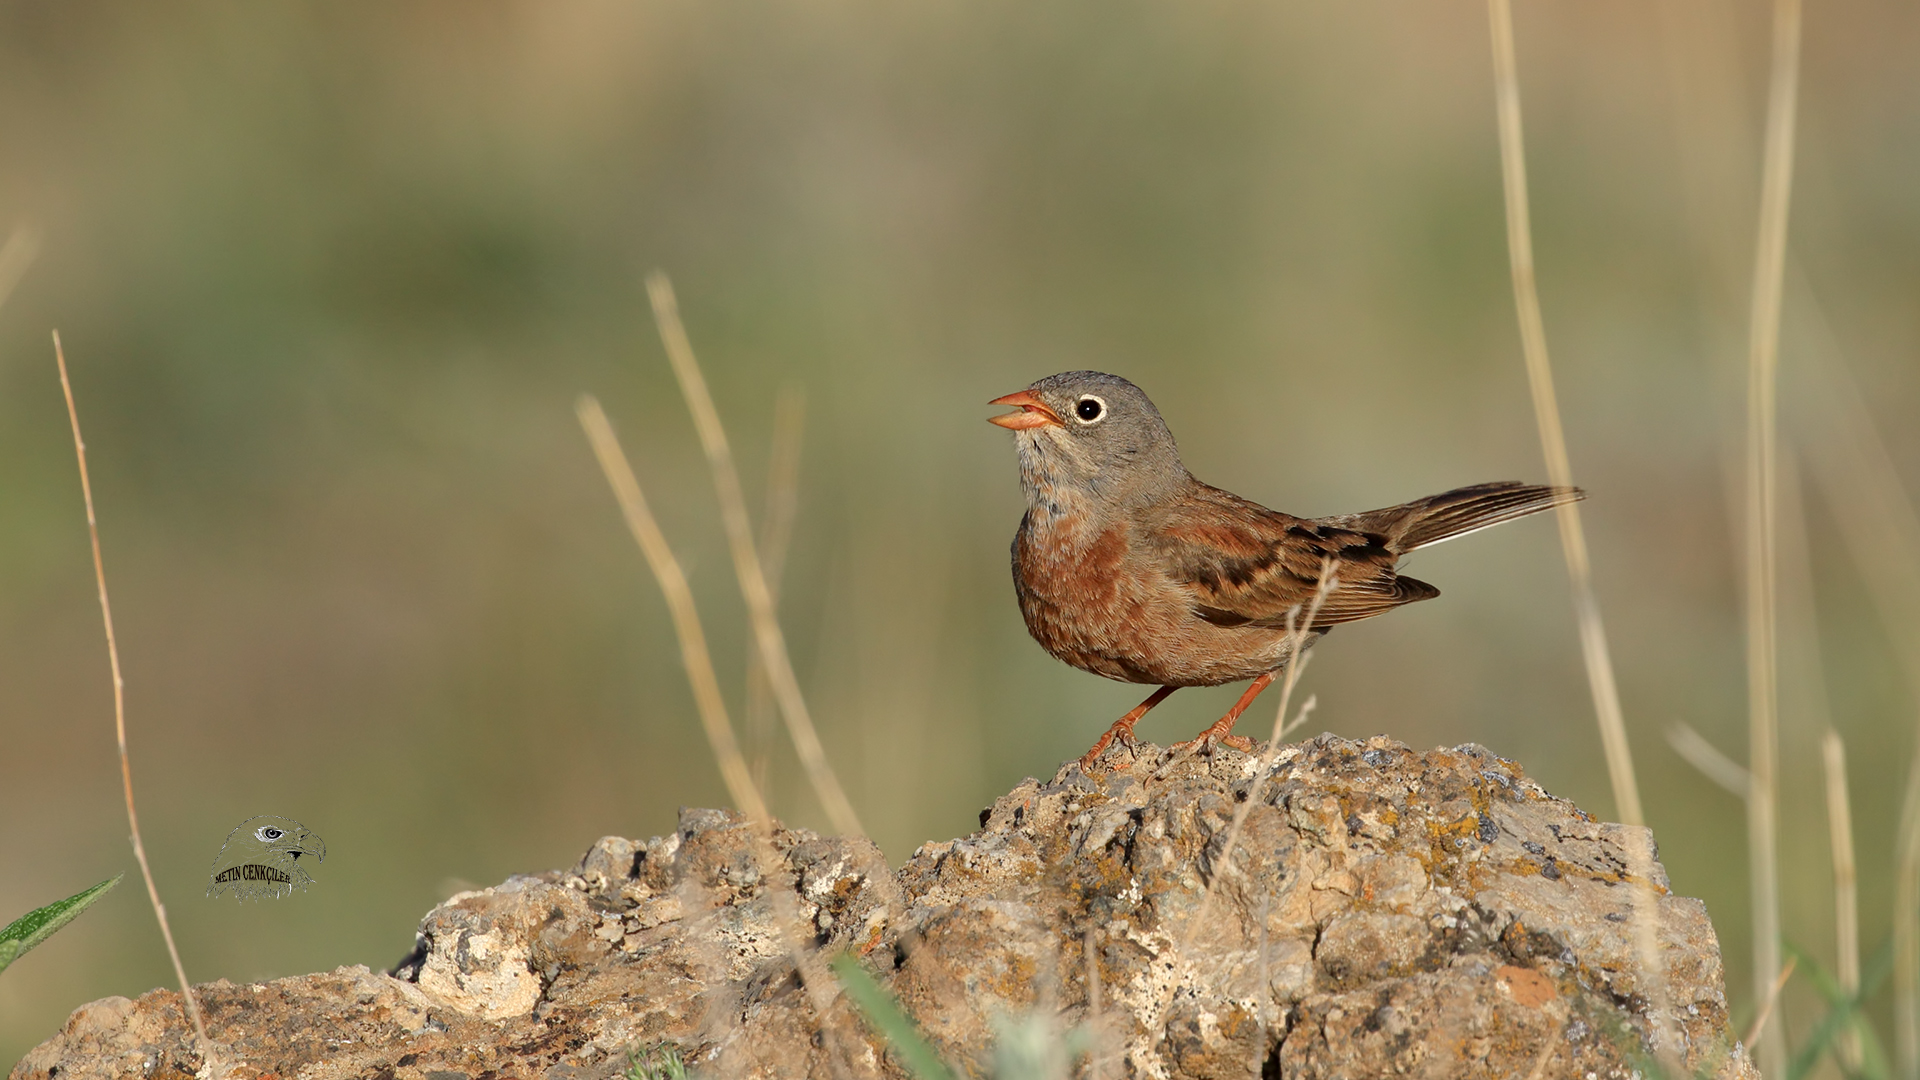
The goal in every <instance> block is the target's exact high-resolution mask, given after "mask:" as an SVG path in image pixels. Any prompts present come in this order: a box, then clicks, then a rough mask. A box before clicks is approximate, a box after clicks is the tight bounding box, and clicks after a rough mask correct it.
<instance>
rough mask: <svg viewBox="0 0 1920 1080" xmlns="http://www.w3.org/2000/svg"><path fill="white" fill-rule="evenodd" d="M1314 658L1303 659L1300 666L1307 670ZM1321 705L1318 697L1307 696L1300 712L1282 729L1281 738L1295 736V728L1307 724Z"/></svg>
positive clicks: (1306, 657)
mask: <svg viewBox="0 0 1920 1080" xmlns="http://www.w3.org/2000/svg"><path fill="white" fill-rule="evenodd" d="M1312 658H1313V657H1312V656H1311V655H1308V656H1303V657H1301V658H1300V666H1301V667H1302V668H1305V667H1306V666H1307V661H1308V660H1311V659H1312ZM1319 704H1320V698H1319V696H1318V695H1314V694H1309V695H1307V700H1305V701H1303V702H1301V703H1300V711H1299V712H1297V713H1294V714H1293V719H1292V720H1289V721H1287V726H1286V727H1283V728H1281V729H1280V737H1281V738H1282V739H1284V738H1286V737H1287V736H1288V735H1291V734H1293V730H1294V729H1295V728H1297V727H1299V726H1300V725H1301V724H1304V723H1306V722H1307V717H1309V716H1312V715H1313V710H1314V708H1315V707H1316V706H1318V705H1319Z"/></svg>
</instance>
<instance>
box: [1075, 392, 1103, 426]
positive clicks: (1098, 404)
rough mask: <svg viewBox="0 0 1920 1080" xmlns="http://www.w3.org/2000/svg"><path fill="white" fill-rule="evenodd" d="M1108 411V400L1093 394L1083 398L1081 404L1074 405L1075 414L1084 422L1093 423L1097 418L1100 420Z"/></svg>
mask: <svg viewBox="0 0 1920 1080" xmlns="http://www.w3.org/2000/svg"><path fill="white" fill-rule="evenodd" d="M1106 411H1107V404H1106V402H1104V401H1101V400H1100V399H1099V398H1097V397H1094V396H1093V395H1092V394H1088V395H1087V396H1086V397H1083V398H1081V399H1080V402H1079V404H1077V405H1075V406H1074V407H1073V415H1075V416H1077V417H1079V418H1080V422H1081V423H1083V424H1091V423H1093V422H1094V421H1095V420H1098V419H1100V417H1101V416H1103V415H1105V414H1106Z"/></svg>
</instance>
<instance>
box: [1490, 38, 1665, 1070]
mask: <svg viewBox="0 0 1920 1080" xmlns="http://www.w3.org/2000/svg"><path fill="white" fill-rule="evenodd" d="M1487 11H1488V23H1489V26H1490V28H1491V30H1492V35H1493V83H1494V103H1495V112H1496V114H1497V115H1498V118H1499V128H1500V173H1501V180H1502V189H1503V191H1504V193H1505V196H1506V212H1507V256H1508V261H1509V263H1510V264H1511V265H1512V269H1513V300H1514V308H1515V309H1516V311H1517V312H1518V314H1519V319H1520V346H1521V353H1522V354H1523V356H1524V357H1525V359H1526V364H1527V385H1528V387H1529V388H1530V389H1531V390H1532V393H1533V415H1534V420H1535V422H1536V423H1537V424H1538V425H1539V428H1540V447H1541V450H1542V451H1543V453H1544V454H1545V456H1546V461H1547V476H1548V478H1549V479H1550V480H1551V481H1552V482H1553V483H1554V484H1556V485H1560V486H1571V485H1572V484H1573V465H1572V463H1571V461H1570V460H1569V458H1568V456H1567V440H1566V435H1565V433H1564V432H1563V431H1562V430H1561V425H1560V404H1559V401H1558V399H1557V397H1556V396H1555V394H1554V390H1553V365H1552V363H1551V362H1550V361H1549V359H1548V356H1547V330H1546V321H1545V319H1544V318H1543V317H1542V315H1541V313H1540V293H1539V287H1538V284H1537V283H1536V281H1535V279H1534V268H1533V221H1532V214H1531V212H1530V210H1529V208H1528V199H1527V155H1526V143H1525V138H1524V134H1523V131H1522V128H1521V122H1520V71H1519V61H1518V59H1517V58H1516V56H1515V49H1514V43H1513V4H1512V0H1487ZM1558 519H1559V523H1560V547H1561V550H1562V553H1563V554H1564V555H1565V557H1566V562H1567V578H1568V581H1569V583H1570V585H1571V587H1572V591H1573V610H1574V617H1575V620H1576V622H1577V624H1578V626H1579V629H1580V651H1581V655H1582V657H1583V658H1584V659H1585V661H1586V668H1587V683H1588V686H1589V687H1590V688H1591V690H1592V692H1593V709H1594V715H1595V717H1596V718H1597V719H1598V720H1599V724H1600V743H1601V746H1602V747H1603V748H1604V750H1605V751H1606V756H1607V775H1608V777H1609V778H1610V779H1611V780H1612V782H1613V798H1614V804H1615V809H1616V810H1617V811H1618V813H1619V816H1620V820H1621V821H1622V822H1624V823H1626V824H1628V825H1644V824H1645V823H1646V816H1645V814H1644V813H1643V812H1642V811H1641V806H1640V788H1639V784H1638V783H1637V782H1636V781H1635V779H1634V775H1633V754H1632V752H1631V750H1630V748H1629V747H1628V745H1627V725H1626V720H1625V717H1624V716H1623V714H1622V712H1621V708H1620V691H1619V688H1618V687H1617V686H1616V685H1615V682H1614V677H1613V659H1612V656H1611V654H1610V653H1609V652H1608V649H1607V634H1606V628H1605V626H1604V625H1603V624H1602V623H1601V621H1600V601H1599V599H1598V598H1597V597H1596V596H1595V595H1594V591H1593V567H1592V563H1591V561H1590V560H1589V558H1588V556H1587V538H1586V532H1585V530H1584V529H1583V528H1582V526H1581V524H1580V507H1579V504H1577V503H1571V502H1569V503H1562V504H1561V505H1560V507H1559V509H1558ZM1652 846H1653V839H1652V834H1651V833H1648V834H1647V838H1646V843H1645V844H1634V843H1629V844H1628V845H1627V848H1628V852H1627V857H1628V859H1629V863H1630V865H1629V871H1630V872H1631V874H1632V876H1633V878H1634V879H1635V883H1636V884H1635V888H1634V889H1633V892H1632V910H1633V920H1634V925H1633V928H1632V930H1633V937H1634V942H1635V946H1636V949H1637V951H1638V953H1639V960H1640V966H1641V968H1642V969H1643V971H1644V972H1645V974H1646V975H1647V976H1648V986H1649V988H1650V990H1651V993H1650V995H1649V997H1650V998H1651V999H1652V1002H1653V1009H1652V1010H1651V1012H1652V1016H1653V1018H1654V1020H1653V1023H1654V1029H1655V1036H1656V1037H1655V1053H1656V1056H1658V1057H1659V1059H1660V1061H1661V1065H1662V1067H1663V1068H1664V1069H1666V1071H1667V1072H1668V1073H1670V1074H1675V1075H1678V1074H1679V1072H1680V1071H1681V1070H1680V1068H1679V1058H1678V1054H1679V1052H1680V1051H1679V1048H1680V1041H1679V1034H1678V1033H1677V1032H1675V1031H1673V1030H1672V1010H1671V1009H1670V1008H1669V1007H1668V1006H1669V998H1668V994H1667V974H1666V964H1665V961H1664V960H1663V959H1662V958H1661V956H1660V948H1659V934H1658V930H1657V927H1656V924H1655V919H1656V918H1657V916H1658V910H1657V909H1658V906H1659V900H1658V898H1657V897H1656V896H1654V894H1653V884H1652V882H1653V864H1654V860H1653V852H1652V850H1651V849H1652Z"/></svg>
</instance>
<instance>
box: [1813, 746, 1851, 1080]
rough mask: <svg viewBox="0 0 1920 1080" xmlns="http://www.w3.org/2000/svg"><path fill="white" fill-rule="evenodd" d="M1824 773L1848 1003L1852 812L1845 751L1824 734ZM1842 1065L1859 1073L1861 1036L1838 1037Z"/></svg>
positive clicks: (1838, 964)
mask: <svg viewBox="0 0 1920 1080" xmlns="http://www.w3.org/2000/svg"><path fill="white" fill-rule="evenodd" d="M1820 750H1821V758H1822V760H1823V761H1824V763H1825V764H1826V773H1827V835H1828V838H1829V840H1828V842H1829V846H1831V847H1832V849H1833V937H1834V976H1835V977H1836V978H1837V979H1838V980H1839V982H1840V989H1841V990H1842V991H1844V992H1845V993H1846V995H1847V996H1848V997H1850V998H1852V997H1858V996H1859V994H1860V884H1859V875H1858V872H1857V870H1856V869H1855V867H1854V862H1853V810H1852V800H1851V799H1850V798H1849V797H1848V794H1847V746H1846V744H1845V743H1843V742H1841V741H1840V733H1839V732H1837V731H1835V730H1833V729H1832V728H1828V729H1827V730H1826V731H1825V732H1824V733H1823V734H1822V735H1821V737H1820ZM1838 1046H1839V1050H1840V1058H1841V1061H1842V1062H1843V1063H1844V1064H1845V1065H1846V1066H1847V1067H1848V1070H1849V1071H1852V1072H1858V1071H1859V1069H1860V1034H1859V1032H1857V1031H1855V1030H1853V1029H1852V1028H1851V1027H1850V1028H1848V1029H1847V1030H1846V1031H1843V1032H1841V1033H1840V1038H1839V1040H1838Z"/></svg>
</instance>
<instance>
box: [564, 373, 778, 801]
mask: <svg viewBox="0 0 1920 1080" xmlns="http://www.w3.org/2000/svg"><path fill="white" fill-rule="evenodd" d="M575 411H576V412H578V413H579V416H580V427H581V428H582V429H584V430H585V431H586V433H587V441H588V442H589V443H591V444H593V455H594V457H596V458H599V459H600V470H601V471H602V472H604V473H606V475H607V483H608V485H609V486H611V487H612V488H613V497H614V498H615V499H616V500H618V501H619V503H620V512H621V514H622V515H623V516H625V518H626V519H627V528H628V530H630V531H631V532H632V533H633V538H634V540H635V541H636V542H637V543H639V545H640V551H641V553H642V554H644V555H645V556H646V558H647V566H648V568H650V569H651V570H652V571H653V577H654V580H655V581H657V582H659V583H660V592H661V593H662V594H663V595H665V596H666V599H667V610H668V612H669V613H670V614H671V615H672V616H673V629H674V633H675V634H677V635H678V636H679V638H680V662H681V664H682V665H684V666H685V667H686V669H687V682H688V683H689V684H691V685H692V687H693V702H694V705H695V706H697V708H698V711H699V713H700V725H701V727H703V728H704V729H706V733H707V745H708V746H710V747H711V748H712V749H713V757H714V760H715V761H716V762H718V763H719V765H720V779H721V780H722V781H724V782H725V783H726V785H727V794H728V795H729V796H730V797H731V798H732V799H733V804H734V805H735V806H737V807H739V808H740V811H741V812H742V813H744V814H746V815H747V816H748V817H750V818H752V819H753V820H755V821H757V822H762V823H764V822H766V821H768V820H769V815H768V814H767V806H766V803H765V802H763V801H762V800H761V798H760V792H759V790H758V789H757V788H755V787H754V786H753V776H752V774H751V773H750V772H749V771H748V769H747V759H746V758H745V757H744V756H743V755H742V754H741V753H740V744H739V743H738V742H737V741H735V739H734V737H733V725H732V724H731V723H729V722H728V720H727V703H726V700H725V699H724V698H722V697H721V696H720V680H719V679H718V678H716V677H715V676H714V672H713V657H712V655H711V654H710V653H709V652H708V651H707V635H706V632H705V631H704V630H702V629H701V627H700V612H699V610H698V609H697V608H695V607H694V603H693V590H692V589H690V588H688V587H687V576H686V574H685V573H683V572H682V571H681V569H680V561H679V560H678V559H676V558H674V556H673V548H672V547H670V546H669V545H668V544H667V538H666V536H665V534H663V533H662V532H661V531H660V524H659V522H657V521H655V520H654V517H653V511H652V510H650V509H649V508H648V507H647V497H646V495H645V493H643V492H642V491H641V490H640V481H639V480H638V479H637V478H636V477H635V476H634V475H633V466H632V465H631V464H629V463H628V461H627V455H626V452H625V451H624V450H622V449H621V448H620V440H619V437H618V436H616V435H615V434H614V433H613V425H612V424H610V423H608V422H607V414H606V412H605V410H603V409H601V408H600V402H599V401H598V400H596V399H595V398H594V397H593V396H592V395H589V394H582V395H581V396H580V400H579V402H578V404H577V405H576V406H575Z"/></svg>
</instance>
